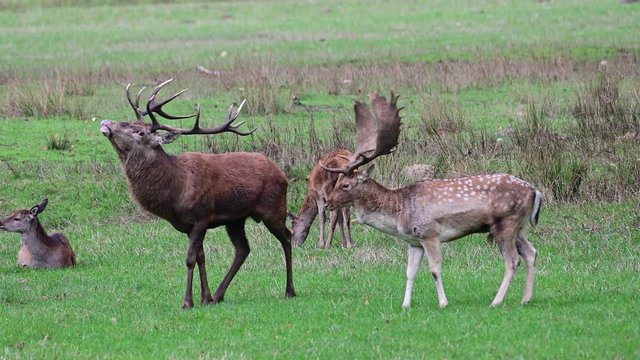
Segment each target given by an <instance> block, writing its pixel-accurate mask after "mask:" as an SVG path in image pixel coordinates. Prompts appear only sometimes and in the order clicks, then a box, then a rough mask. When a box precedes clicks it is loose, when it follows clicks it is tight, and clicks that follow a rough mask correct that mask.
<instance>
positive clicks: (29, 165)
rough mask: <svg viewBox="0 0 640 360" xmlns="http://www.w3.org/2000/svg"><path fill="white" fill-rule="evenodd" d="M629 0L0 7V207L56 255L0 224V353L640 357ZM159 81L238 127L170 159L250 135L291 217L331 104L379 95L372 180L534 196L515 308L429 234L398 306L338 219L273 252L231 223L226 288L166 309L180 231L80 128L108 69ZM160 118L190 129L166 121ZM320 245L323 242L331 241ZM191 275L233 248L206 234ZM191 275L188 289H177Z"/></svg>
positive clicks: (89, 123) (637, 10) (372, 244)
mask: <svg viewBox="0 0 640 360" xmlns="http://www.w3.org/2000/svg"><path fill="white" fill-rule="evenodd" d="M638 19H640V3H625V2H622V1H603V0H599V1H598V0H585V1H577V0H567V1H542V2H539V1H533V0H531V1H498V2H495V1H468V0H456V1H439V0H436V1H411V2H406V3H400V4H396V3H389V2H382V1H373V2H368V1H356V0H347V1H327V2H302V1H300V2H294V1H273V2H262V1H237V2H193V1H167V2H164V1H142V0H141V1H133V2H125V1H119V0H100V1H86V0H29V1H14V0H0V54H2V55H1V56H0V216H5V215H8V214H9V213H10V212H12V211H14V210H16V209H19V208H28V207H30V206H32V205H34V204H36V203H37V202H39V201H40V200H42V198H44V197H48V198H49V207H48V209H47V210H46V211H45V212H44V213H42V214H41V215H40V219H41V221H42V223H43V224H44V226H45V228H46V229H48V230H49V231H53V230H56V231H61V232H63V233H65V234H66V235H67V237H68V238H69V240H70V242H71V244H72V245H73V247H74V249H75V251H76V253H77V255H78V258H77V260H78V263H77V266H76V267H74V268H71V269H63V270H34V269H25V268H19V267H18V266H17V264H16V259H17V252H18V249H19V247H20V239H19V236H18V235H17V234H9V233H4V232H3V233H0V358H2V359H4V358H7V359H22V358H26V359H31V358H80V359H84V358H106V359H110V358H115V359H121V358H169V359H178V358H179V359H181V358H201V359H236V358H249V359H253V358H260V359H261V358H322V359H326V358H356V359H359V358H367V359H368V358H381V359H400V358H402V359H407V358H509V359H511V358H524V359H529V358H554V359H561V358H616V359H633V358H639V357H640V324H639V323H638V320H637V319H638V318H640V306H639V305H640V302H639V300H638V295H639V294H640V283H639V282H638V279H639V274H640V202H639V199H640V181H639V180H638V179H640V81H639V80H640V62H639V60H638V56H639V55H640V43H639V42H638V35H637V34H638V33H640V22H638ZM168 78H174V79H175V81H174V83H173V84H172V85H171V86H170V89H167V90H163V93H165V91H166V93H165V95H166V94H169V93H171V92H172V91H178V90H180V89H182V88H184V87H187V88H189V91H188V92H187V93H185V94H184V95H183V96H182V97H180V99H179V100H176V101H175V103H172V104H171V105H170V106H168V112H170V113H187V112H190V111H191V110H192V109H193V106H194V104H195V103H200V104H201V107H202V113H203V122H205V123H208V124H210V125H213V124H218V123H220V122H222V120H223V118H224V116H225V115H226V109H227V107H228V105H229V104H230V103H231V102H234V101H240V100H241V99H243V98H246V99H247V108H246V111H245V113H243V114H242V115H241V117H242V119H243V120H246V126H247V127H251V128H253V127H256V128H257V131H256V132H255V134H254V135H252V136H250V137H245V138H237V137H236V136H232V135H228V134H225V135H219V136H192V137H188V136H183V137H182V138H181V139H179V140H178V141H176V142H175V143H173V144H170V145H167V146H165V149H166V150H167V151H168V152H171V153H180V152H183V151H203V152H215V153H220V152H226V151H238V150H248V151H258V152H262V153H265V154H267V155H268V156H269V157H270V158H271V159H273V160H274V161H276V162H277V163H278V164H279V165H280V167H281V168H282V169H283V170H284V171H285V173H286V174H287V176H288V177H289V178H290V179H291V182H290V186H289V192H288V206H289V209H290V211H291V212H294V213H295V212H297V211H298V209H299V207H300V205H301V204H302V201H303V199H304V196H305V195H306V183H305V177H306V176H307V175H308V173H309V171H310V169H311V168H312V167H313V165H314V164H315V162H316V161H317V159H318V158H319V157H320V156H321V155H322V154H324V153H326V152H328V151H330V150H333V149H335V148H338V147H347V148H351V149H353V146H354V143H353V142H354V138H355V136H354V135H355V132H354V128H353V110H352V104H353V101H354V100H358V99H363V98H364V96H365V95H366V94H367V93H369V92H373V91H378V92H381V93H384V94H388V93H389V91H391V90H393V91H394V92H396V93H398V94H400V95H401V97H400V100H399V103H400V105H401V106H404V107H405V109H404V110H403V111H402V115H403V127H402V134H401V137H400V144H399V146H398V149H397V151H396V152H395V153H394V154H393V155H391V156H388V157H386V158H381V159H379V160H378V161H377V162H378V164H377V165H378V166H377V168H376V172H375V174H374V176H373V177H374V178H375V179H376V180H378V181H379V182H381V183H383V184H386V185H387V186H402V185H405V184H409V183H410V182H412V181H414V179H412V178H411V177H410V176H409V175H407V174H406V172H405V171H403V169H404V168H405V167H406V166H408V165H411V164H416V163H423V164H429V165H431V166H433V170H434V172H435V176H436V177H455V176H461V175H471V174H483V173H494V172H507V173H511V174H513V175H516V176H519V177H521V178H523V179H525V180H527V181H529V182H531V183H533V184H535V185H536V187H537V188H538V189H540V190H541V191H542V192H543V193H544V196H545V197H544V204H543V209H542V213H541V217H540V221H539V225H538V227H537V228H535V229H530V228H528V230H527V232H528V234H529V240H530V241H531V243H532V244H533V245H534V246H535V247H536V249H537V250H538V278H537V283H536V290H535V295H534V299H533V302H532V304H530V305H527V306H522V305H520V298H521V295H522V292H523V290H524V271H523V270H524V269H520V271H519V272H518V273H517V275H516V278H515V280H514V283H513V285H512V286H511V289H510V291H509V294H508V295H507V298H506V300H505V303H504V305H502V306H500V307H497V308H490V307H489V304H490V302H491V300H492V299H493V296H494V295H495V292H496V291H497V289H498V286H499V284H500V281H501V280H502V276H503V272H504V265H503V260H502V257H501V255H500V252H499V250H498V249H497V247H496V246H494V245H491V244H488V243H487V242H486V240H485V237H484V236H480V235H477V236H470V237H467V238H464V239H461V240H459V241H455V242H452V243H448V244H445V245H443V249H442V251H443V261H444V264H443V278H444V286H445V289H446V291H447V295H448V299H449V306H448V307H447V308H446V309H440V308H439V307H438V301H437V296H436V292H435V286H434V284H433V280H432V278H431V276H429V273H428V271H427V269H428V267H427V266H426V261H425V263H423V267H422V269H421V271H420V273H419V275H418V278H417V280H416V285H415V288H414V296H413V305H412V308H411V309H410V310H402V308H401V304H402V299H403V294H404V286H405V280H406V279H405V269H406V257H407V254H406V253H407V250H406V246H405V245H404V244H403V243H401V242H400V241H399V240H396V239H394V238H392V237H389V236H387V235H384V234H382V233H380V232H377V231H375V230H373V229H372V228H368V227H365V226H363V225H359V224H354V225H353V234H354V241H355V243H356V246H355V247H354V248H352V249H344V248H341V247H340V246H334V248H332V249H330V250H323V249H318V248H316V247H315V244H316V243H317V236H318V228H317V223H314V225H313V226H312V230H311V232H310V235H309V238H308V240H307V242H306V243H305V244H304V245H303V246H302V247H298V248H294V253H293V257H294V258H293V265H294V283H295V286H296V290H297V293H298V296H297V297H296V298H294V299H285V298H284V285H285V269H284V259H283V255H282V251H281V248H280V244H279V243H278V242H277V241H276V240H275V238H273V237H272V236H271V235H270V234H269V233H268V232H267V231H266V229H265V228H264V226H262V224H255V223H253V222H248V226H247V234H248V237H249V241H250V245H251V249H252V252H251V255H250V256H249V258H248V259H247V261H246V263H245V264H244V266H243V268H242V269H241V270H240V272H239V273H238V275H237V276H236V278H235V279H234V281H233V282H232V284H231V286H230V287H229V290H228V292H227V293H226V296H225V301H224V302H223V303H221V304H219V305H215V306H207V307H203V306H201V305H199V291H198V290H199V289H198V288H199V286H198V285H196V286H194V287H195V289H194V295H195V299H194V300H195V302H196V305H195V307H194V308H193V309H192V310H187V311H185V310H182V309H181V304H182V298H183V295H184V289H185V283H186V282H185V277H186V276H185V275H186V268H185V265H184V263H185V257H186V251H187V238H186V236H184V235H182V234H180V233H178V232H177V231H175V230H174V229H173V228H172V227H171V226H170V225H169V224H168V223H167V222H165V221H163V220H159V219H156V218H154V217H152V216H150V215H148V214H146V213H144V212H143V211H141V210H140V209H139V208H138V207H137V205H135V204H134V203H133V202H132V200H131V199H130V197H129V194H128V191H127V184H126V181H125V178H124V176H123V174H122V173H121V169H120V164H119V162H118V159H117V156H116V153H115V151H114V150H113V149H112V148H111V145H110V144H109V142H108V141H107V139H105V138H104V137H103V136H102V134H100V131H99V127H100V126H99V124H100V121H101V120H102V119H112V120H119V121H122V120H125V119H131V118H132V117H133V113H132V111H131V109H130V107H129V105H128V104H127V102H126V98H125V95H124V87H125V85H126V84H127V83H135V84H136V85H139V86H143V85H145V86H148V87H149V86H151V87H152V86H154V85H155V84H157V83H158V82H159V81H163V80H165V79H168ZM180 124H181V126H183V127H187V126H189V123H188V121H185V122H181V123H180ZM335 244H338V240H337V239H335V240H334V245H335ZM205 249H206V254H207V265H208V269H207V270H208V276H209V281H210V285H211V287H213V288H215V287H216V286H217V283H218V282H219V281H220V280H221V279H222V277H223V276H224V274H225V273H226V271H227V269H228V266H229V265H230V263H231V260H232V257H233V247H232V245H231V244H230V242H229V240H228V239H227V236H226V233H225V232H224V230H223V229H215V230H210V231H209V232H208V235H207V238H206V240H205ZM196 283H197V281H196Z"/></svg>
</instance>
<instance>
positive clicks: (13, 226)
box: [0, 199, 76, 268]
mask: <svg viewBox="0 0 640 360" xmlns="http://www.w3.org/2000/svg"><path fill="white" fill-rule="evenodd" d="M48 203H49V201H48V200H47V199H44V200H42V201H41V202H40V203H39V204H37V205H34V206H33V207H32V208H31V209H23V210H18V211H16V212H14V213H13V214H11V215H10V216H9V217H7V218H6V219H4V220H2V221H0V230H5V231H9V232H16V233H20V234H21V236H22V247H21V248H20V252H19V253H18V265H20V266H28V267H32V268H60V267H67V266H73V265H75V264H76V254H75V253H74V252H73V249H72V248H71V244H69V240H67V238H66V237H65V236H64V235H62V234H58V233H55V234H51V235H47V232H46V231H45V230H44V228H43V227H42V224H40V220H38V214H40V213H41V212H43V211H44V209H45V208H46V207H47V204H48Z"/></svg>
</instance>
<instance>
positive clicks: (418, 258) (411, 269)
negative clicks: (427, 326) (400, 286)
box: [402, 245, 424, 309]
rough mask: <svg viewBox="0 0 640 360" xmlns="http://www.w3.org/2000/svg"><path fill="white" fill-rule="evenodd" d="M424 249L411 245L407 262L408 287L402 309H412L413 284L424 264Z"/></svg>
mask: <svg viewBox="0 0 640 360" xmlns="http://www.w3.org/2000/svg"><path fill="white" fill-rule="evenodd" d="M423 254H424V249H422V247H418V246H411V245H409V259H408V261H407V287H406V289H405V291H404V301H403V302H402V307H403V308H405V309H408V308H410V307H411V294H412V293H413V283H414V282H415V280H416V274H417V273H418V269H419V268H420V262H422V255H423Z"/></svg>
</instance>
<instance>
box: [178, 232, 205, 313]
mask: <svg viewBox="0 0 640 360" xmlns="http://www.w3.org/2000/svg"><path fill="white" fill-rule="evenodd" d="M206 232H207V228H206V227H204V228H203V227H200V226H196V227H195V228H194V229H193V230H191V233H190V234H189V250H188V252H187V289H186V291H185V294H184V302H183V304H182V307H183V308H185V309H189V308H192V307H193V290H192V289H193V287H192V285H193V268H194V267H195V265H196V262H198V260H199V259H198V254H199V253H200V252H201V251H202V252H203V254H204V250H202V241H203V240H204V235H205V234H206ZM202 261H204V255H203V257H202ZM203 269H204V268H203ZM202 275H203V273H202V271H201V272H200V282H201V284H202ZM204 276H205V278H206V273H205V274H204ZM205 283H206V280H205Z"/></svg>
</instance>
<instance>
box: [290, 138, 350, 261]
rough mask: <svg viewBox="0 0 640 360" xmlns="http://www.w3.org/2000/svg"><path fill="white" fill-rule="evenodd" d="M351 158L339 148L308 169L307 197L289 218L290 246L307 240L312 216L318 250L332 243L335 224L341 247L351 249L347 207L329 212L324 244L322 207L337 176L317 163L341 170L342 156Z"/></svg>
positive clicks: (328, 246) (347, 152)
mask: <svg viewBox="0 0 640 360" xmlns="http://www.w3.org/2000/svg"><path fill="white" fill-rule="evenodd" d="M348 156H351V152H350V151H349V150H346V149H340V150H336V151H332V152H330V153H328V154H326V155H325V156H323V157H322V158H321V159H320V162H319V163H318V164H316V165H315V166H314V167H313V169H312V170H311V175H309V182H308V184H307V197H306V198H305V199H304V202H303V203H302V207H301V208H300V212H299V213H298V216H292V219H293V227H292V229H291V231H292V232H293V240H292V242H293V244H294V245H298V246H300V245H302V244H303V243H304V241H305V240H306V239H307V235H308V234H309V228H310V227H311V224H313V221H314V220H315V218H316V216H317V217H319V218H320V241H319V242H318V247H320V248H323V247H324V248H327V249H328V248H330V247H331V243H332V242H333V232H334V231H335V228H336V225H337V224H339V225H340V243H341V244H342V246H345V247H348V248H350V247H352V246H353V242H352V240H351V222H350V221H349V219H350V217H351V212H350V210H349V207H348V206H345V207H343V208H342V209H340V210H336V211H330V212H329V237H328V239H326V241H325V237H324V224H325V222H326V216H325V207H326V200H327V199H328V198H329V194H331V191H333V187H334V186H335V184H336V180H338V174H336V173H334V172H331V171H326V170H324V169H323V168H322V167H321V166H320V163H323V164H325V165H326V166H331V167H341V166H343V165H345V164H346V163H347V160H345V157H348ZM345 224H346V227H347V236H346V237H345V231H344V228H345Z"/></svg>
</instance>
